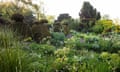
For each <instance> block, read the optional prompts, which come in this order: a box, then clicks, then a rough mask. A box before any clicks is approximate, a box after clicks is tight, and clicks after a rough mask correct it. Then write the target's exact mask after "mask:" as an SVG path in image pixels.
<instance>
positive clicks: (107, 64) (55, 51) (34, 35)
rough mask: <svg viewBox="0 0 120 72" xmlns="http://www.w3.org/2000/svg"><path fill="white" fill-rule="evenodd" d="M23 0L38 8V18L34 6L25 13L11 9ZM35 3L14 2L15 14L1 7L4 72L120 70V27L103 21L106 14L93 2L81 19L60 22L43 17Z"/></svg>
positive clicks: (64, 18) (0, 55) (62, 18)
mask: <svg viewBox="0 0 120 72" xmlns="http://www.w3.org/2000/svg"><path fill="white" fill-rule="evenodd" d="M19 1H22V3H23V4H25V5H27V6H28V7H29V6H32V7H34V8H35V13H36V14H37V17H36V16H33V14H34V13H32V12H34V11H31V10H30V9H29V8H27V9H28V10H25V13H24V11H21V10H22V9H21V8H20V10H19V11H20V12H21V13H20V12H17V11H16V10H15V11H16V12H13V11H11V10H10V9H11V7H13V8H14V7H15V9H16V8H17V6H16V5H17V4H18V3H19ZM31 1H32V0H28V1H27V0H16V1H15V2H18V3H15V6H14V5H13V6H12V4H8V6H10V7H9V8H10V9H9V10H8V11H10V13H9V14H10V15H8V14H7V12H8V11H7V8H6V7H3V8H2V6H3V5H0V7H1V12H2V14H3V15H2V14H1V15H0V72H120V25H115V24H114V23H113V21H112V20H110V19H103V20H99V19H100V17H101V16H100V13H99V12H97V11H96V9H95V8H93V7H92V5H91V4H90V3H89V2H85V3H84V5H83V8H82V9H81V10H82V13H81V14H80V15H82V16H81V18H82V19H81V20H80V19H72V18H71V16H69V14H61V15H60V16H59V17H58V20H56V21H54V22H53V21H52V20H51V21H49V20H47V18H44V17H42V19H40V18H41V17H39V16H40V14H41V13H39V9H38V6H36V5H34V4H33V3H32V2H31ZM18 5H19V4H18ZM4 9H5V10H4ZM25 9H26V8H25ZM23 10H24V9H23ZM29 10H30V11H29ZM11 12H12V13H11ZM89 12H90V14H88V13H89ZM42 16H43V14H42ZM84 17H85V18H94V19H95V21H90V20H87V21H86V20H83V18H84ZM83 22H84V23H88V26H87V27H86V25H85V24H81V23H83ZM49 23H51V24H49ZM92 24H94V25H92ZM78 30H80V31H78ZM85 32H86V33H85Z"/></svg>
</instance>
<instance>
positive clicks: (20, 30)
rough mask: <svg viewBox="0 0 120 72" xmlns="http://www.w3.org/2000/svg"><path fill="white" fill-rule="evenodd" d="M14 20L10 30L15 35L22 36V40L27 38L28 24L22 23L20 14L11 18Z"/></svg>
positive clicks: (28, 34)
mask: <svg viewBox="0 0 120 72" xmlns="http://www.w3.org/2000/svg"><path fill="white" fill-rule="evenodd" d="M11 19H12V20H14V22H13V24H12V26H11V27H12V30H13V31H14V32H16V33H17V35H20V36H22V37H23V38H26V37H29V36H30V34H31V30H30V27H29V25H28V24H26V23H24V22H23V19H24V16H23V15H22V14H19V13H16V14H13V15H12V17H11Z"/></svg>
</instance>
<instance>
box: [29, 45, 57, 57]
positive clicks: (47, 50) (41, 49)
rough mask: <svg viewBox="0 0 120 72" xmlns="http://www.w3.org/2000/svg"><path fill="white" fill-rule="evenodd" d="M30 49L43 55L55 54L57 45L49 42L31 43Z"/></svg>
mask: <svg viewBox="0 0 120 72" xmlns="http://www.w3.org/2000/svg"><path fill="white" fill-rule="evenodd" d="M29 51H31V52H34V53H35V52H36V53H38V54H42V55H53V54H54V51H55V47H53V46H51V45H47V44H36V43H32V44H30V45H29Z"/></svg>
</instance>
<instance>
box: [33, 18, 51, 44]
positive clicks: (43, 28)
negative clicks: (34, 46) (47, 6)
mask: <svg viewBox="0 0 120 72" xmlns="http://www.w3.org/2000/svg"><path fill="white" fill-rule="evenodd" d="M45 23H47V20H40V21H36V22H34V25H33V26H32V38H33V40H35V41H36V42H37V43H39V42H41V41H42V39H43V38H46V37H48V36H50V32H49V29H48V26H47V25H46V24H45Z"/></svg>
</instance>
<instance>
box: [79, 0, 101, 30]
mask: <svg viewBox="0 0 120 72" xmlns="http://www.w3.org/2000/svg"><path fill="white" fill-rule="evenodd" d="M79 16H80V20H81V24H86V27H85V28H86V29H88V28H90V27H92V26H93V25H95V21H96V20H99V19H100V18H101V15H100V12H97V10H96V8H94V7H93V6H92V5H91V4H90V3H89V2H87V1H85V2H84V4H83V7H82V9H81V11H80V13H79ZM84 26H85V25H84Z"/></svg>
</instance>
